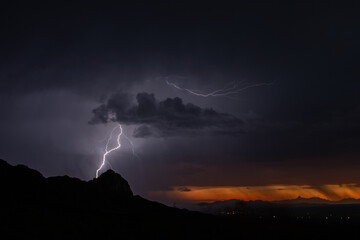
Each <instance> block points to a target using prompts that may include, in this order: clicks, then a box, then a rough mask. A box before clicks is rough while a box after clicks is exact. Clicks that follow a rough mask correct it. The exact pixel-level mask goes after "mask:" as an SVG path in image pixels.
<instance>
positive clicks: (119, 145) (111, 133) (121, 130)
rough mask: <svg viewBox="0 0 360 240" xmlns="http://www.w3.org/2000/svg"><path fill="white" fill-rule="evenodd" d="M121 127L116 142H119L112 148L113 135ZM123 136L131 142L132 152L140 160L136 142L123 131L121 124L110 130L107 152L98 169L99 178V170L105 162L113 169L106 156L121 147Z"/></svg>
mask: <svg viewBox="0 0 360 240" xmlns="http://www.w3.org/2000/svg"><path fill="white" fill-rule="evenodd" d="M117 129H119V130H120V131H119V134H118V135H117V138H116V142H117V145H116V146H115V147H113V148H111V149H109V144H110V140H111V139H112V135H113V133H114V132H115V131H116V130H117ZM121 136H124V137H125V138H126V140H127V141H128V142H129V143H130V145H131V150H132V154H133V156H134V157H135V158H137V159H138V160H140V157H139V156H138V155H137V154H136V152H135V146H134V143H133V142H132V141H131V139H130V138H129V137H128V136H126V135H125V134H124V133H123V129H122V126H121V125H120V124H119V126H116V127H115V128H114V129H113V130H112V131H111V132H110V135H109V137H108V139H107V142H106V147H105V153H104V154H103V157H102V162H101V165H100V167H99V168H98V169H97V170H96V178H98V176H99V171H100V170H101V169H102V168H103V167H104V165H105V163H106V164H109V166H110V168H111V169H112V166H111V164H110V163H109V162H108V161H106V157H107V155H109V154H110V153H111V152H113V151H115V150H117V149H119V148H120V147H121V143H120V138H121Z"/></svg>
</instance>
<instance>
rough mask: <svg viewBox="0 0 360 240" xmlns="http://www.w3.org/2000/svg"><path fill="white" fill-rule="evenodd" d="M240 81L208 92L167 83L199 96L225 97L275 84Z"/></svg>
mask: <svg viewBox="0 0 360 240" xmlns="http://www.w3.org/2000/svg"><path fill="white" fill-rule="evenodd" d="M240 83H241V82H237V81H233V82H230V83H228V84H226V85H225V86H224V87H223V88H221V89H217V90H215V91H212V92H208V93H206V92H203V91H200V90H193V89H188V88H183V87H180V86H178V85H176V84H175V83H172V82H169V81H168V80H166V84H167V85H169V86H172V87H174V88H176V89H178V90H180V91H185V92H188V93H190V94H193V95H196V96H199V97H224V96H228V95H232V94H237V93H239V92H242V91H244V90H246V89H249V88H254V87H260V86H269V85H272V84H273V83H257V84H251V85H246V86H240V85H239V84H240Z"/></svg>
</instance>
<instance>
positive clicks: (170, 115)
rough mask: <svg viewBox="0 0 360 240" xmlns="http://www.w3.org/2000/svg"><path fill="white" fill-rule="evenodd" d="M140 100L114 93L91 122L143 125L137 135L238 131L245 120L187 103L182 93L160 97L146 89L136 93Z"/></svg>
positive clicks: (135, 133) (233, 133) (160, 135)
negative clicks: (179, 95) (180, 94)
mask: <svg viewBox="0 0 360 240" xmlns="http://www.w3.org/2000/svg"><path fill="white" fill-rule="evenodd" d="M136 102H137V103H136V104H132V103H131V100H130V97H129V95H127V94H122V93H118V94H114V95H112V96H111V97H110V98H109V99H108V100H107V102H106V103H105V104H102V105H100V106H99V107H97V108H95V109H94V110H93V114H94V116H93V118H92V119H91V121H90V123H91V124H96V123H107V122H111V121H116V122H119V123H122V124H127V125H130V124H136V125H141V126H140V127H138V128H137V129H136V130H135V132H134V137H149V136H156V137H166V136H173V135H184V134H185V135H186V134H198V133H200V132H202V131H203V130H206V131H207V132H210V133H215V134H228V135H236V134H239V133H240V132H241V129H240V127H241V125H242V124H243V122H242V121H241V120H240V119H238V118H237V117H235V116H233V115H230V114H226V113H218V112H216V111H214V110H213V109H211V108H200V107H198V106H196V105H194V104H192V103H187V104H184V103H183V101H182V99H181V98H178V97H175V98H167V99H165V100H163V101H158V100H156V98H155V96H154V94H150V93H146V92H143V93H138V94H137V95H136Z"/></svg>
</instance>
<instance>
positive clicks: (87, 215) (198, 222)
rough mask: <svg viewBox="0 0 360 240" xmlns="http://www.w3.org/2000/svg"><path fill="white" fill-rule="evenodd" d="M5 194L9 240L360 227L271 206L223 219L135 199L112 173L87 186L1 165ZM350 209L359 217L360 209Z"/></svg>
mask: <svg viewBox="0 0 360 240" xmlns="http://www.w3.org/2000/svg"><path fill="white" fill-rule="evenodd" d="M0 190H1V204H0V231H1V236H2V237H4V238H1V239H334V238H344V237H349V236H357V234H358V231H359V229H360V228H359V227H360V224H359V223H360V221H359V219H358V218H356V217H354V218H352V219H341V220H339V219H337V218H336V219H335V218H334V219H326V221H325V220H324V219H323V220H321V219H320V218H314V219H306V220H305V219H304V218H299V219H297V218H294V216H290V215H287V214H286V213H284V212H281V214H278V216H277V217H273V216H272V215H273V214H276V211H277V210H276V209H275V210H274V208H271V209H270V210H266V208H265V209H263V211H265V213H267V214H264V216H263V217H259V215H258V214H259V213H258V212H257V213H256V214H254V213H251V211H249V214H225V215H224V216H215V215H210V214H204V213H199V212H194V211H188V210H185V209H178V208H171V207H167V206H165V205H163V204H160V203H156V202H152V201H149V200H146V199H143V198H141V197H140V196H134V195H133V193H132V191H131V188H130V186H129V184H128V183H127V181H126V180H125V179H123V178H122V177H121V176H120V175H119V174H117V173H115V172H113V171H111V170H109V171H107V172H105V173H103V174H102V175H101V176H100V177H99V178H98V179H94V180H91V181H88V182H85V181H81V180H79V179H77V178H70V177H67V176H63V177H50V178H45V177H43V176H42V175H41V174H40V173H39V172H37V171H35V170H32V169H29V168H28V167H26V166H23V165H18V166H11V165H9V164H8V163H7V162H5V161H3V160H0ZM328 207H329V206H328ZM348 208H349V209H347V213H349V214H350V213H354V214H353V215H354V216H357V215H358V212H357V211H358V210H359V208H358V207H355V206H353V207H351V206H350V207H348ZM242 210H244V209H242ZM245 210H246V209H245ZM269 211H270V212H271V213H270V214H269ZM273 211H275V212H273ZM279 211H280V210H279ZM326 211H331V208H330V209H326ZM245 212H246V211H245ZM299 216H300V215H299ZM354 234H355V235H354Z"/></svg>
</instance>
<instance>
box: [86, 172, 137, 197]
mask: <svg viewBox="0 0 360 240" xmlns="http://www.w3.org/2000/svg"><path fill="white" fill-rule="evenodd" d="M92 182H93V183H94V184H95V185H96V186H97V188H101V189H102V190H104V191H106V192H109V193H112V194H116V195H118V196H122V197H132V196H133V192H132V191H131V188H130V186H129V183H128V182H127V181H126V180H125V179H124V178H123V177H122V176H121V175H120V174H118V173H116V172H114V171H113V170H107V171H106V172H105V173H103V174H101V175H100V176H99V177H98V178H96V179H94V180H92Z"/></svg>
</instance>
